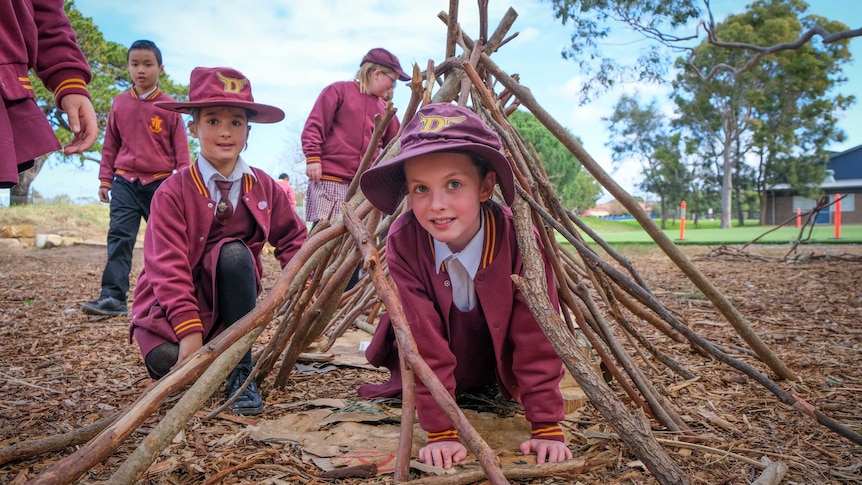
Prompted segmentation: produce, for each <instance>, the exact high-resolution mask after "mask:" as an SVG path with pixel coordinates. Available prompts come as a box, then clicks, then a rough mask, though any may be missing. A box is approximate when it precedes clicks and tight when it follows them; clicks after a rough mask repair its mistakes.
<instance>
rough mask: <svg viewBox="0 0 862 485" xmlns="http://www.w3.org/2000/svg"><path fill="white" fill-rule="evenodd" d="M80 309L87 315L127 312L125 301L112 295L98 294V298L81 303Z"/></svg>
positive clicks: (112, 315) (111, 314) (122, 313)
mask: <svg viewBox="0 0 862 485" xmlns="http://www.w3.org/2000/svg"><path fill="white" fill-rule="evenodd" d="M81 310H83V312H84V313H86V314H87V315H103V316H106V317H118V316H127V315H128V314H129V308H128V307H127V306H126V302H124V301H120V300H118V299H116V298H114V297H112V296H100V297H99V299H98V300H93V301H88V302H86V303H84V304H83V305H81Z"/></svg>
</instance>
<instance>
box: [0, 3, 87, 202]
mask: <svg viewBox="0 0 862 485" xmlns="http://www.w3.org/2000/svg"><path fill="white" fill-rule="evenodd" d="M0 12H2V14H0V99H2V101H3V102H2V103H0V188H3V189H5V188H9V187H12V186H14V185H17V184H18V172H22V171H24V170H27V169H28V168H30V167H32V166H33V161H34V160H35V159H36V157H39V156H41V155H44V154H46V153H49V152H52V151H54V150H57V149H59V148H60V143H59V142H58V141H57V137H56V135H54V130H53V129H52V128H51V125H50V124H49V123H48V120H47V119H46V118H45V114H44V113H43V112H42V110H41V109H40V108H39V106H38V105H37V104H36V102H35V95H34V94H33V86H31V85H30V78H29V77H28V72H29V70H30V69H33V70H34V72H35V73H36V75H37V76H38V77H39V79H41V80H42V83H44V84H45V87H46V88H48V89H49V90H50V91H51V92H53V93H54V102H55V104H56V105H57V106H58V107H59V108H60V109H62V110H63V111H65V112H66V114H67V115H68V117H69V128H70V129H71V130H72V135H73V138H72V140H71V142H69V144H67V145H66V146H65V147H64V152H65V154H66V155H71V154H73V153H84V152H85V151H86V150H88V149H89V148H90V147H91V146H93V143H95V141H96V138H97V137H98V136H99V132H98V130H99V128H98V125H97V122H96V112H95V111H94V110H93V105H92V104H91V103H90V93H89V91H88V90H87V84H88V83H89V82H90V79H91V78H92V74H91V73H90V66H89V65H88V64H87V60H86V59H85V58H84V54H83V53H82V52H81V49H80V48H79V47H78V44H77V40H76V38H75V32H74V31H73V30H72V24H71V23H70V22H69V19H68V18H67V17H66V14H65V12H64V11H63V0H0Z"/></svg>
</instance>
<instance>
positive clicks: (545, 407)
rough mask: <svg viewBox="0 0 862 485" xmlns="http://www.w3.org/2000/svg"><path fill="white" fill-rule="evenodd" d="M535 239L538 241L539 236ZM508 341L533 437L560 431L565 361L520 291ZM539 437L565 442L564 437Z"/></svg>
mask: <svg viewBox="0 0 862 485" xmlns="http://www.w3.org/2000/svg"><path fill="white" fill-rule="evenodd" d="M534 232H535V229H534ZM536 237H537V239H538V237H539V236H538V233H536ZM537 243H538V244H539V252H540V254H542V256H543V258H542V260H543V263H544V267H545V276H546V283H547V285H548V297H549V299H550V301H551V304H552V305H553V307H554V309H559V300H558V297H557V289H556V280H555V278H554V269H553V268H552V267H551V265H550V262H549V261H548V259H547V258H545V257H544V251H543V250H542V248H541V241H538V240H537ZM514 257H515V264H514V268H512V270H513V273H515V274H519V275H522V276H523V274H524V267H523V261H522V259H521V256H520V254H517V255H514ZM508 338H509V340H510V341H511V342H512V349H513V350H512V372H513V373H514V375H515V376H516V377H517V380H518V384H519V387H520V400H521V404H523V406H524V415H525V417H526V418H527V421H529V422H530V423H531V424H532V431H533V435H534V437H536V434H537V433H538V432H539V431H540V430H545V429H547V428H550V427H553V428H554V429H556V430H557V431H558V430H559V428H557V423H558V422H559V421H562V419H563V418H564V414H563V396H562V394H561V393H560V387H559V385H560V381H561V380H562V378H563V365H562V361H561V360H560V358H559V356H558V355H557V353H556V351H555V350H554V347H553V345H551V342H550V341H549V340H548V337H547V336H546V335H545V332H544V331H543V330H542V328H541V327H540V326H539V323H538V322H537V321H536V317H535V316H533V313H532V312H531V311H530V307H529V306H528V305H527V301H526V297H525V296H524V294H523V293H521V291H519V290H517V289H515V292H514V298H513V304H512V318H511V321H510V322H509V332H508ZM540 437H542V438H545V439H554V440H557V441H563V436H562V434H558V435H557V434H553V435H552V436H540Z"/></svg>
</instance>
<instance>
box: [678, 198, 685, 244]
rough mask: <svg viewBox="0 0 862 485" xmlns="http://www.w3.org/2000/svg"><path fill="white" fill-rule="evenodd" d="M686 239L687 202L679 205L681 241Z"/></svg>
mask: <svg viewBox="0 0 862 485" xmlns="http://www.w3.org/2000/svg"><path fill="white" fill-rule="evenodd" d="M683 239H685V201H682V203H681V204H680V205H679V240H680V241H682V240H683Z"/></svg>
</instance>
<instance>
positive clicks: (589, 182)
mask: <svg viewBox="0 0 862 485" xmlns="http://www.w3.org/2000/svg"><path fill="white" fill-rule="evenodd" d="M509 121H511V122H512V125H513V126H514V127H515V128H516V129H517V130H518V132H519V133H520V134H521V136H523V137H524V140H526V141H527V143H529V144H532V145H533V146H534V147H535V148H536V153H538V155H539V158H540V159H541V162H542V164H543V165H544V167H545V170H546V171H547V172H548V178H549V179H550V181H551V183H552V184H553V185H554V189H555V191H556V193H557V196H559V197H560V200H561V201H562V202H563V204H564V205H565V206H566V207H570V208H573V209H574V210H575V211H576V212H580V211H583V210H585V209H588V208H590V207H594V206H595V205H596V201H597V200H599V197H601V195H602V187H601V185H599V183H598V182H596V180H595V179H594V178H593V176H592V175H590V173H589V172H587V171H586V170H584V168H583V167H582V166H581V164H580V163H579V162H578V160H577V159H576V158H575V156H574V155H572V154H571V152H569V151H568V150H567V149H566V147H565V146H564V145H563V144H562V143H561V142H560V140H558V139H557V138H556V137H554V135H553V134H551V132H549V131H548V130H547V128H545V127H544V125H542V123H541V122H540V121H539V120H538V119H536V117H535V116H533V115H532V114H530V113H529V112H527V111H523V110H515V111H514V112H513V113H512V114H511V115H510V116H509Z"/></svg>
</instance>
